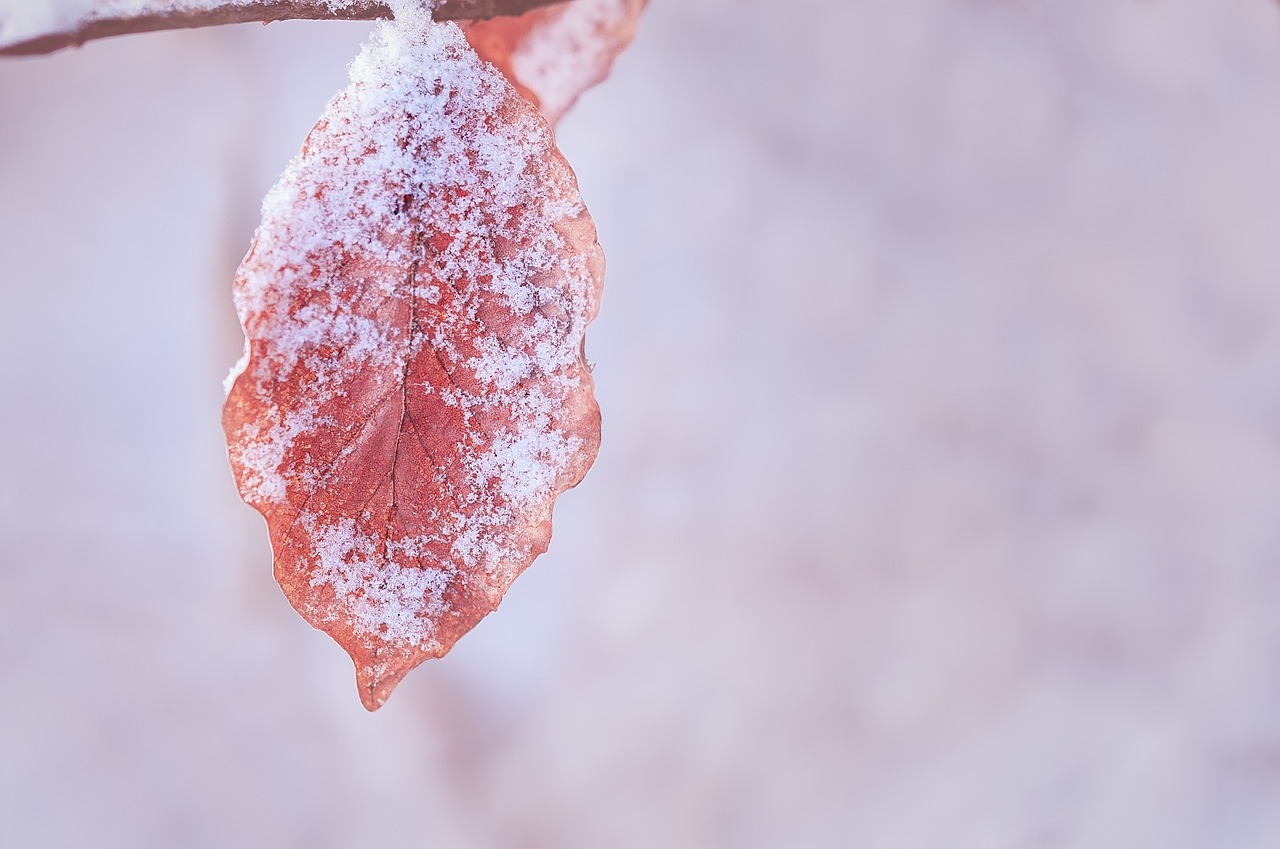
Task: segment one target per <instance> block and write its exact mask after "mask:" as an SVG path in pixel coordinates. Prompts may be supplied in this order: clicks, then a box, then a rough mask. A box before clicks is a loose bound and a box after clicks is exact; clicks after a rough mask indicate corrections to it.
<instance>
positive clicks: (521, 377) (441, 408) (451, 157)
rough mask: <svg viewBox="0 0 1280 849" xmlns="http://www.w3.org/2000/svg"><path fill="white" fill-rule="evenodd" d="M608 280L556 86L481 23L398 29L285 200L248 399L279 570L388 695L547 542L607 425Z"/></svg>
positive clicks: (372, 689) (236, 381) (254, 267)
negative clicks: (511, 78) (599, 396)
mask: <svg viewBox="0 0 1280 849" xmlns="http://www.w3.org/2000/svg"><path fill="white" fill-rule="evenodd" d="M602 276H603V256H602V254H601V251H600V248H599V245H598V244H597V243H596V234H595V226H594V224H593V223H592V221H591V219H590V217H589V216H588V214H587V212H586V210H585V208H584V207H583V205H582V201H581V199H580V197H579V195H578V189H577V183H576V180H575V178H574V175H573V172H572V171H571V170H570V169H569V166H568V165H567V164H566V163H565V161H564V159H563V158H562V157H561V155H560V153H559V151H558V150H557V149H556V147H555V144H554V141H553V138H552V134H551V131H550V129H549V127H548V125H547V124H546V122H545V121H544V120H543V118H542V117H541V116H539V114H538V113H537V112H536V111H535V109H534V107H533V105H532V104H530V103H529V102H528V101H527V100H525V99H524V98H523V97H521V96H520V95H519V94H517V92H516V91H515V90H514V89H513V87H512V86H511V85H510V84H509V83H508V81H507V80H506V79H504V78H503V76H502V75H501V74H500V73H498V72H497V71H496V70H495V69H494V68H492V67H491V66H489V65H487V64H485V63H483V62H481V61H480V60H479V58H478V57H477V56H476V54H475V53H474V51H473V50H472V49H471V47H470V46H469V45H468V43H467V41H466V40H465V38H464V37H463V35H462V33H461V31H460V30H459V29H458V28H457V26H456V25H454V24H435V23H432V22H431V21H430V20H429V18H428V16H427V13H426V12H414V11H412V10H407V11H404V12H402V13H401V14H400V15H399V17H398V20H397V21H396V22H395V23H387V24H382V25H380V26H379V27H378V28H377V30H376V31H375V33H374V35H373V38H372V40H371V41H370V43H369V44H367V45H366V46H365V48H364V49H363V51H362V53H361V55H360V56H359V57H358V58H357V59H356V60H355V62H354V63H353V64H352V66H351V83H350V85H349V86H348V87H347V88H346V89H345V90H344V91H342V92H341V93H339V94H338V95H337V96H336V97H335V98H334V99H333V100H332V101H331V102H330V103H329V105H328V107H327V108H326V110H325V113H324V115H323V116H322V117H321V118H320V120H319V122H318V123H317V124H316V126H315V128H314V129H313V130H312V131H311V133H310V135H309V136H308V137H307V140H306V142H305V143H304V145H303V147H302V150H301V152H300V153H299V154H298V156H297V157H296V158H295V159H294V160H293V161H292V162H291V163H290V165H289V166H288V169H287V170H286V171H285V173H284V175H283V176H282V177H281V178H280V181H279V182H278V183H277V185H276V186H275V187H274V188H273V189H272V190H271V191H270V193H269V194H268V195H267V197H266V199H265V201H264V202H263V218H262V224H261V226H260V227H259V229H258V232H257V235H256V236H255V239H254V243H253V246H252V248H251V249H250V251H249V253H248V255H247V256H246V257H245V259H244V262H243V263H242V265H241V266H240V269H239V271H238V272H237V275H236V280H235V300H236V308H237V311H238V313H239V316H240V320H241V324H242V326H243V328H244V332H245V336H246V352H245V357H244V359H243V360H242V361H241V363H240V364H239V366H238V369H239V370H238V372H236V371H233V374H232V376H231V377H230V378H229V380H230V381H231V383H230V389H229V393H228V397H227V401H226V406H225V408H224V413H223V426H224V428H225V430H226V434H227V440H228V449H229V455H230V458H231V464H232V468H233V470H234V472H235V477H236V482H237V484H238V486H239V489H240V493H241V495H242V496H243V498H244V499H245V501H246V502H248V503H249V504H250V505H252V506H253V507H255V508H256V509H257V510H258V511H259V512H261V513H262V515H263V516H264V517H265V519H266V522H267V527H268V530H269V533H270V537H271V544H272V548H273V551H274V555H275V575H276V579H277V580H278V581H279V583H280V586H281V588H282V589H283V590H284V593H285V595H286V596H287V597H288V599H289V601H290V602H291V603H292V604H293V606H294V607H295V608H296V609H297V610H298V612H299V613H300V614H301V615H302V616H303V617H305V618H306V620H307V621H308V622H310V623H311V624H312V625H314V626H315V627H317V628H320V629H322V630H324V631H326V632H327V633H329V634H330V635H331V636H332V637H333V638H334V639H335V640H337V642H338V643H339V644H341V645H342V647H343V648H344V649H346V651H347V652H348V653H349V654H350V655H351V658H352V660H353V661H354V662H355V667H356V679H357V685H358V687H359V691H360V698H361V700H362V701H363V703H364V705H365V707H367V708H368V709H370V710H374V709H376V708H378V707H379V706H381V705H382V703H383V702H385V701H386V699H387V696H388V695H389V694H390V692H391V690H392V688H393V687H394V686H395V685H396V684H397V683H398V682H399V681H400V679H401V678H402V677H403V676H404V675H405V674H406V673H407V672H408V671H409V670H410V669H411V668H413V667H414V666H416V665H417V664H419V663H421V662H422V661H424V660H426V659H428V658H432V657H439V656H441V655H443V654H444V653H445V652H447V651H448V650H449V648H450V647H452V646H453V644H454V643H455V642H456V641H457V640H458V638H459V637H460V636H461V635H462V634H464V633H465V632H466V631H468V630H469V629H470V628H471V627H472V626H474V625H475V624H476V622H478V621H479V620H480V619H481V618H482V617H484V616H485V615H486V614H488V613H489V612H491V611H492V610H493V609H494V608H495V607H496V606H497V605H498V602H499V601H500V600H501V599H502V596H503V593H504V592H505V591H506V590H507V588H508V587H509V586H510V584H511V582H512V581H513V580H514V579H515V578H516V576H517V575H518V574H519V573H520V572H521V571H522V570H524V569H525V567H527V566H528V565H529V563H530V562H531V561H532V560H533V559H534V558H535V557H536V556H537V555H538V554H540V553H542V552H543V551H545V550H546V548H547V545H548V542H549V539H550V535H551V511H552V504H553V502H554V501H555V499H556V497H557V496H558V495H559V494H560V493H561V492H563V491H564V490H565V489H567V488H569V487H572V486H574V485H575V484H577V483H578V481H579V480H580V479H581V478H582V476H583V475H584V474H585V473H586V471H587V468H588V467H589V466H590V465H591V463H592V462H593V460H594V459H595V455H596V451H597V447H598V444H599V435H600V419H599V410H598V408H597V406H596V403H595V400H594V398H593V396H592V388H593V384H592V378H591V374H590V371H589V369H588V365H587V362H586V360H585V358H584V354H583V333H584V329H585V327H586V325H587V323H588V322H590V321H591V320H592V318H594V316H595V314H596V310H597V305H598V300H599V294H600V286H601V282H602Z"/></svg>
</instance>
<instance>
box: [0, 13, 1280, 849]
mask: <svg viewBox="0 0 1280 849" xmlns="http://www.w3.org/2000/svg"><path fill="white" fill-rule="evenodd" d="M367 30H368V27H367V26H366V25H363V24H340V23H296V24H276V25H272V26H269V27H265V28H264V27H261V26H246V27H237V28H230V29H225V30H218V31H201V32H186V33H167V34H158V35H147V36H139V37H134V38H127V39H118V40H114V41H106V42H100V43H95V44H91V45H89V46H87V47H86V48H84V49H82V50H80V51H78V52H71V53H63V54H58V55H54V56H50V57H42V58H35V59H23V60H7V61H4V62H0V292H2V293H3V298H4V301H3V307H0V398H3V402H2V405H0V410H2V411H3V413H4V415H3V416H0V444H2V445H3V446H4V447H3V450H2V451H0V671H2V672H3V673H4V680H5V684H4V685H3V686H0V845H5V846H22V847H63V846H94V847H112V848H114V847H121V848H122V849H124V848H125V847H127V849H152V847H154V849H161V847H165V849H167V848H168V847H175V846H181V847H195V848H196V849H199V847H228V846H237V847H240V846H244V847H251V846H272V847H292V846H298V847H308V849H325V848H326V847H334V849H345V847H370V846H379V845H381V846H435V847H450V849H455V847H456V848H457V849H466V847H513V848H514V849H526V847H529V848H530V849H541V848H542V847H545V849H578V848H579V847H581V849H600V847H611V849H631V847H635V849H651V847H668V849H685V848H686V847H688V849H700V847H716V849H719V847H725V849H739V847H741V848H742V849H748V848H750V849H755V847H759V849H775V847H787V849H810V848H811V847H812V848H813V849H818V847H824V848H825V847H831V849H836V847H841V849H843V847H857V849H898V847H902V849H915V847H941V846H945V847H947V849H969V847H972V849H1033V847H1055V849H1058V848H1060V847H1070V849H1086V847H1098V849H1110V847H1124V849H1144V848H1145V847H1152V849H1156V848H1157V847H1158V849H1217V847H1231V849H1254V847H1257V849H1264V847H1265V849H1270V847H1274V846H1276V845H1280V155H1277V151H1280V7H1278V6H1277V4H1275V3H1274V2H1270V0H1197V2H1191V0H1153V2H1139V1H1138V0H1061V2H1056V1H1055V2H1036V3H1032V2H994V0H991V2H961V0H949V1H947V2H944V0H927V2H919V3H910V4H907V3H901V2H897V0H868V2H857V3H846V2H835V0H832V1H831V2H821V0H792V2H790V3H769V4H766V3H758V2H741V0H738V2H731V0H680V2H663V0H657V2H656V3H655V4H654V6H653V7H652V8H651V10H650V15H649V18H648V19H647V20H646V21H645V22H644V25H643V26H642V28H641V31H640V35H639V38H638V39H637V42H636V44H635V45H634V47H633V49H632V51H631V52H630V53H628V54H627V55H626V56H625V57H624V58H623V59H622V60H621V61H620V62H619V65H618V67H617V69H616V72H615V74H614V77H613V79H612V80H611V81H610V82H609V83H608V84H606V85H605V86H604V87H602V88H601V89H598V90H596V91H595V92H593V93H591V94H589V95H587V96H586V97H585V98H584V99H583V101H582V103H581V104H580V105H579V107H578V109H577V110H576V111H575V112H574V113H572V114H571V115H570V116H569V117H568V118H567V119H566V120H565V122H564V124H563V125H562V127H561V133H560V136H561V142H562V146H563V148H564V149H565V151H566V154H567V155H568V157H569V160H570V161H571V162H572V163H573V164H574V166H575V167H576V168H577V170H578V174H579V177H580V180H581V183H582V188H583V193H584V195H585V196H586V197H587V199H588V202H589V203H590V205H591V208H592V211H593V213H594V215H595V217H596V221H597V224H598V225H599V228H600V233H601V240H602V241H603V243H604V245H605V248H606V251H607V252H608V255H609V274H608V279H607V285H606V297H605V305H604V311H603V313H602V315H601V318H600V319H599V321H598V322H597V323H596V324H595V325H593V326H592V328H591V332H590V334H589V339H588V346H589V352H590V354H591V356H592V358H593V359H594V360H596V361H597V362H598V366H597V369H596V378H597V381H598V385H599V397H600V401H601V406H602V407H603V409H604V415H605V443H604V447H603V450H602V452H601V455H600V460H599V462H598V463H597V465H596V467H595V468H594V470H593V471H592V472H591V474H590V475H588V477H587V479H586V481H585V482H584V483H583V485H582V486H581V487H579V488H578V489H577V490H574V491H573V492H570V493H569V494H567V495H566V496H564V497H563V498H562V499H561V502H560V504H559V507H558V508H557V513H556V536H555V539H554V541H553V543H552V548H551V552H550V553H549V554H547V555H546V556H544V557H543V558H541V559H540V560H539V561H538V562H537V563H535V564H534V566H533V568H532V569H531V570H530V571H529V572H528V573H527V574H525V575H524V576H523V577H522V578H520V580H519V581H517V583H516V585H515V587H514V589H513V590H512V591H511V593H510V594H509V596H508V598H507V601H506V602H505V603H504V604H503V606H502V608H501V609H500V610H499V611H498V612H497V613H496V614H494V615H493V616H491V617H490V618H489V619H488V620H486V621H485V622H483V623H482V624H481V625H480V627H479V628H477V629H476V630H475V631H474V632H473V633H472V634H470V635H468V636H467V637H466V638H464V639H463V640H462V642H461V643H460V644H459V645H458V647H457V649H455V651H454V653H453V654H451V655H450V656H449V657H448V658H446V659H445V660H443V661H440V662H436V663H432V664H428V665H427V666H424V667H422V668H420V669H418V670H417V671H416V672H414V673H413V674H411V675H410V677H409V678H408V679H407V680H406V682H405V683H404V684H403V685H402V686H401V687H400V689H399V690H398V691H397V692H396V694H395V695H394V697H393V698H392V699H391V701H390V702H389V703H388V705H387V706H386V707H385V708H383V710H381V711H380V712H379V713H377V714H375V715H369V714H367V713H365V711H364V709H363V708H362V707H361V706H360V703H359V700H358V699H357V698H356V694H355V690H354V686H353V681H352V673H351V669H350V663H349V661H348V660H347V658H346V656H345V654H343V652H342V651H341V649H339V648H338V647H337V646H336V645H335V644H333V643H332V642H331V641H330V640H329V639H328V638H327V637H325V636H324V635H322V634H320V633H318V632H314V631H312V630H310V629H309V628H308V627H307V626H306V625H305V624H304V623H303V622H302V621H301V620H300V619H299V618H298V617H297V616H295V615H294V614H293V612H292V611H291V610H290V609H289V608H288V606H287V604H286V603H285V602H284V600H283V598H282V597H281V596H280V594H279V592H278V590H277V589H276V587H275V584H274V582H273V581H272V579H271V576H270V558H269V552H268V548H267V541H266V535H265V531H264V529H263V527H262V525H261V522H260V521H259V520H258V518H257V517H256V515H255V514H254V513H253V512H252V511H251V510H249V508H247V507H244V506H243V505H241V504H240V503H239V501H238V499H237V498H236V495H235V492H234V488H233V486H232V483H231V477H230V473H229V471H228V470H227V468H226V460H225V456H224V453H223V444H222V436H221V432H220V429H219V426H218V413H219V405H220V403H221V400H222V399H221V378H222V376H223V374H224V373H225V371H226V369H227V368H228V367H229V366H230V365H231V364H232V363H233V362H234V361H235V360H236V358H237V356H238V355H239V353H240V345H241V342H240V338H239V333H238V329H237V328H236V324H235V318H234V314H233V311H232V309H231V305H230V294H229V288H230V279H231V275H232V272H233V270H234V268H235V266H236V264H237V262H238V261H239V258H240V255H241V254H242V252H243V251H244V249H245V247H246V246H247V245H248V241H249V237H250V234H251V232H252V229H253V226H254V225H255V223H256V221H257V205H258V201H259V199H260V198H261V196H262V194H263V193H264V192H265V191H266V189H267V188H268V187H269V186H270V185H271V183H272V182H273V181H274V179H275V177H276V176H277V174H278V172H279V170H280V169H281V168H282V167H283V166H284V164H285V162H286V161H287V160H288V158H289V156H291V155H292V153H293V152H294V151H295V150H296V148H297V146H298V144H299V143H300V141H301V139H302V137H303V135H304V134H305V133H306V131H307V129H308V128H309V127H310V125H311V122H312V121H313V120H314V119H315V117H316V116H317V115H318V114H319V112H320V109H321V107H322V105H323V103H324V102H325V100H327V98H328V97H329V96H330V95H331V94H332V93H333V92H335V91H337V90H338V89H339V88H340V87H341V86H342V85H343V84H344V81H345V77H346V75H345V69H344V65H345V63H346V62H347V61H349V59H350V58H351V57H353V56H354V55H355V52H356V49H357V45H358V43H359V42H360V41H361V40H362V38H363V37H364V34H365V33H366V32H367Z"/></svg>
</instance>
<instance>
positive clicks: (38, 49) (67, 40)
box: [0, 0, 565, 56]
mask: <svg viewBox="0 0 1280 849" xmlns="http://www.w3.org/2000/svg"><path fill="white" fill-rule="evenodd" d="M558 2H565V0H443V2H441V3H440V4H439V6H438V7H437V8H436V10H435V12H434V13H433V16H434V17H435V19H436V20H438V21H460V20H478V19H482V18H494V17H498V16H500V15H521V14H524V13H525V12H527V11H529V10H530V9H536V8H538V7H539V6H550V5H553V4H554V3H558ZM167 5H168V4H167V3H164V2H157V3H155V4H154V8H153V9H152V10H150V11H147V10H145V9H143V10H141V11H137V12H131V13H128V14H117V15H111V14H106V15H95V14H94V13H92V12H91V13H89V14H88V15H86V16H84V17H83V18H81V19H80V20H79V21H77V22H76V23H75V24H74V25H73V26H72V27H71V28H69V29H66V30H58V31H54V32H44V33H39V34H25V35H24V36H22V37H20V38H19V39H17V40H14V41H11V42H8V43H6V42H4V41H0V56H30V55H36V54H41V53H53V52H55V51H58V50H62V49H64V48H67V47H79V46H80V45H82V44H84V43H85V42H87V41H94V40H96V39H99V38H111V37H114V36H117V35H133V34H135V33H143V32H159V31H162V30H170V29H194V28H197V27H211V26H221V25H223V24H243V23H252V22H260V23H271V22H272V21H290V20H313V21H324V20H341V21H371V20H377V19H382V18H390V17H391V7H390V4H389V3H388V2H386V0H341V2H340V3H334V2H333V0H252V2H247V3H246V2H244V0H238V2H237V0H208V2H207V3H206V4H205V5H203V6H201V7H199V8H192V9H185V10H184V9H173V8H166V6H167ZM3 24H4V21H3V20H0V31H3V29H4V27H3Z"/></svg>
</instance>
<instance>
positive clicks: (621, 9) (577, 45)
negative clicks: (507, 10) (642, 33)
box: [465, 0, 648, 124]
mask: <svg viewBox="0 0 1280 849" xmlns="http://www.w3.org/2000/svg"><path fill="white" fill-rule="evenodd" d="M647 2H648V0H573V2H571V3H562V4H559V5H556V6H548V7H547V8H543V9H534V10H532V11H530V12H526V13H525V14H523V15H521V16H519V17H507V18H492V19H490V20H487V21H475V22H473V23H470V24H467V25H466V27H465V30H466V33H467V40H469V41H470V42H471V45H472V46H473V47H475V48H476V52H477V53H479V54H480V56H481V57H482V58H484V59H485V60H487V61H489V62H492V63H493V64H494V65H496V66H498V68H500V69H501V70H502V72H503V73H504V74H506V75H507V77H508V78H510V79H511V81H512V82H513V83H515V84H516V86H517V87H518V88H519V89H520V91H521V92H522V93H524V95H525V96H526V97H528V98H529V99H530V100H532V101H533V102H534V103H536V104H538V108H539V109H541V110H542V114H543V115H545V116H546V118H547V120H548V121H550V122H551V123H552V124H555V123H557V122H558V121H559V120H560V118H561V117H562V116H563V115H564V113H565V112H567V111H569V108H570V107H572V106H573V104H574V103H575V102H576V101H577V99H578V96H579V95H581V94H582V93H583V92H584V91H586V90H587V89H589V88H591V87H592V86H593V85H596V84H597V83H599V82H600V81H602V80H603V79H604V78H605V77H607V76H608V75H609V69H610V68H612V67H613V60H614V59H615V58H616V57H617V56H618V54H619V53H621V52H622V51H623V50H624V49H625V48H626V46H627V45H628V44H630V43H631V39H632V38H633V37H634V36H635V33H636V25H637V24H638V23H639V20H640V14H641V13H642V12H643V11H644V7H645V5H646V3H647Z"/></svg>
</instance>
